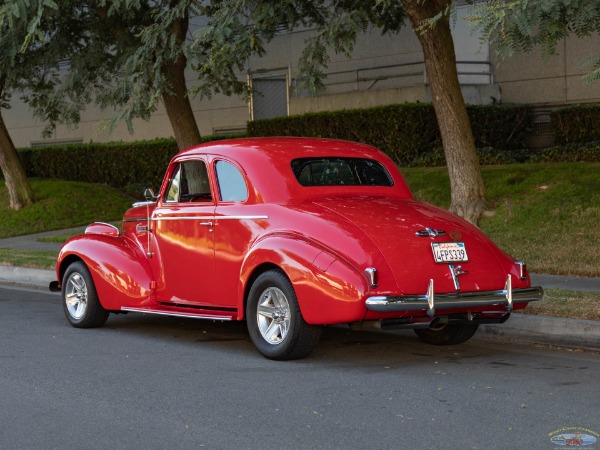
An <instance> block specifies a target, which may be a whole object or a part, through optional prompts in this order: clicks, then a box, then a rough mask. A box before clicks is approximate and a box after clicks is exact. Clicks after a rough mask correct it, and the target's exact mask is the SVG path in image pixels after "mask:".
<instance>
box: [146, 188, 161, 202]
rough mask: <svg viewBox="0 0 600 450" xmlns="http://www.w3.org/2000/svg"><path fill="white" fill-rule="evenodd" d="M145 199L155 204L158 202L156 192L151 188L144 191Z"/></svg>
mask: <svg viewBox="0 0 600 450" xmlns="http://www.w3.org/2000/svg"><path fill="white" fill-rule="evenodd" d="M144 198H145V199H146V200H148V201H149V202H155V201H156V200H158V196H157V195H156V194H155V193H154V190H153V189H151V188H147V189H146V190H145V191H144Z"/></svg>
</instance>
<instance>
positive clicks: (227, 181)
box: [215, 161, 248, 202]
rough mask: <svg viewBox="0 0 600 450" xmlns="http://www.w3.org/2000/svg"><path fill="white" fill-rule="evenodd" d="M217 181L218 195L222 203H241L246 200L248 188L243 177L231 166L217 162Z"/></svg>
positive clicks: (224, 162)
mask: <svg viewBox="0 0 600 450" xmlns="http://www.w3.org/2000/svg"><path fill="white" fill-rule="evenodd" d="M215 167H216V170H217V180H218V183H219V194H220V195H221V200H222V201H224V202H236V201H237V202H241V201H244V200H246V199H247V198H248V188H246V182H245V181H244V176H243V175H242V174H241V172H240V171H239V170H238V168H237V167H235V166H234V165H233V164H231V163H228V162H227V161H217V163H216V165H215Z"/></svg>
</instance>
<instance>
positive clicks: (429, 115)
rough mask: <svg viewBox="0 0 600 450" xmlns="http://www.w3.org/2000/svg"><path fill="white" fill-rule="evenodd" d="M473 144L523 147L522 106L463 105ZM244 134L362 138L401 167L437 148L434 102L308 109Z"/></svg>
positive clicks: (525, 122) (252, 126) (525, 119)
mask: <svg viewBox="0 0 600 450" xmlns="http://www.w3.org/2000/svg"><path fill="white" fill-rule="evenodd" d="M467 111H468V114H469V117H470V119H471V124H472V128H473V135H474V137H475V143H476V146H477V147H481V148H484V147H493V148H496V149H502V150H514V149H522V148H524V147H525V143H524V142H525V134H526V132H527V129H528V127H529V126H530V118H529V108H528V107H526V106H491V105H490V106H468V107H467ZM248 135H249V136H307V137H328V138H336V139H346V140H350V141H358V142H364V143H367V144H370V145H373V146H375V147H377V148H379V149H381V150H383V151H384V152H386V153H387V154H388V155H389V156H390V157H391V158H392V159H393V160H394V161H395V162H396V163H397V164H399V165H401V166H408V165H413V162H414V161H416V160H417V159H418V158H421V157H423V155H426V154H428V153H431V152H432V150H434V149H436V148H439V147H441V137H440V133H439V129H438V126H437V121H436V118H435V112H434V110H433V106H432V105H431V104H427V103H404V104H398V105H389V106H381V107H375V108H369V109H352V110H343V111H334V112H322V113H308V114H303V115H298V116H290V117H278V118H275V119H265V120H257V121H254V122H250V123H249V124H248Z"/></svg>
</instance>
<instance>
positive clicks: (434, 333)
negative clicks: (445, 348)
mask: <svg viewBox="0 0 600 450" xmlns="http://www.w3.org/2000/svg"><path fill="white" fill-rule="evenodd" d="M477 328H479V324H477V323H459V324H456V323H453V324H450V323H447V324H444V325H440V326H438V327H435V328H421V329H416V330H414V331H415V333H416V334H417V336H419V338H420V339H421V340H422V341H423V342H426V343H428V344H433V345H454V344H462V343H463V342H466V341H468V340H469V339H471V338H472V337H473V335H474V334H475V332H476V331H477Z"/></svg>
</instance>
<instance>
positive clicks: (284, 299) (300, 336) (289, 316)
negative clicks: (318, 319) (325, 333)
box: [246, 270, 321, 360]
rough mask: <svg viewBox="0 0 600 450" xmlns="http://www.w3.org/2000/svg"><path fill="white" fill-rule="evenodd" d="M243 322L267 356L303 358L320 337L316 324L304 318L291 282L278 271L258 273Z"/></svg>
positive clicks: (260, 350)
mask: <svg viewBox="0 0 600 450" xmlns="http://www.w3.org/2000/svg"><path fill="white" fill-rule="evenodd" d="M246 322H247V324H248V332H249V334H250V338H251V339H252V342H253V343H254V345H255V346H256V348H257V350H258V351H259V352H260V353H262V355H263V356H265V357H266V358H269V359H275V360H291V359H300V358H304V357H306V356H308V355H309V354H310V353H311V352H312V351H313V350H314V348H315V347H316V346H317V344H318V342H319V339H320V337H321V327H320V326H315V325H309V324H307V323H306V322H305V321H304V318H303V317H302V313H301V312H300V307H299V306H298V300H297V298H296V293H295V292H294V287H293V286H292V283H291V282H290V280H289V279H288V278H287V277H286V276H285V275H284V274H283V273H282V272H280V271H278V270H269V271H268V272H265V273H263V274H261V275H260V276H259V277H258V278H257V279H256V280H255V281H254V283H253V284H252V287H251V288H250V292H249V294H248V301H247V305H246Z"/></svg>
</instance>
